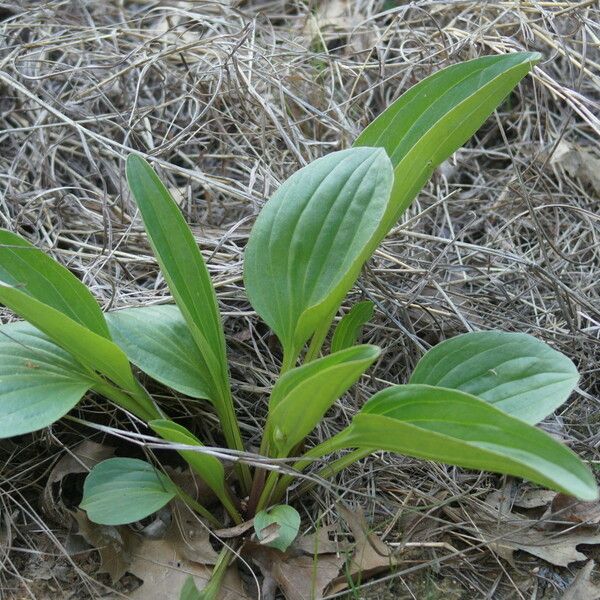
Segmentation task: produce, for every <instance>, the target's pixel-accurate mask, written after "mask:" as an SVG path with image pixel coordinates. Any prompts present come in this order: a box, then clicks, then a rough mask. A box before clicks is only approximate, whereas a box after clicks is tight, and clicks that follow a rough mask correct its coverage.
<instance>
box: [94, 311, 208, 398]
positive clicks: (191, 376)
mask: <svg viewBox="0 0 600 600" xmlns="http://www.w3.org/2000/svg"><path fill="white" fill-rule="evenodd" d="M106 320H107V321H108V326H109V329H110V333H111V335H112V338H113V340H114V341H115V343H116V344H118V345H119V346H120V347H121V348H122V349H123V351H124V352H125V354H126V355H127V357H128V358H129V360H130V361H131V362H132V363H133V364H134V365H135V366H136V367H138V368H139V369H141V370H142V371H144V372H145V373H148V375H150V376H151V377H153V378H154V379H156V380H157V381H160V382H161V383H164V384H165V385H168V386H169V387H171V388H173V389H174V390H177V391H178V392H180V393H182V394H186V395H187V396H191V397H192V398H210V396H211V392H210V381H207V380H206V371H205V370H203V369H202V367H201V365H202V363H203V358H202V355H201V354H200V350H199V349H198V346H197V345H196V343H195V342H194V338H193V337H192V335H191V333H190V330H189V328H188V326H187V324H186V322H185V319H184V318H183V317H182V315H181V312H180V310H179V309H178V308H177V306H175V305H173V304H169V305H160V306H140V307H134V308H126V309H125V310H119V311H115V312H111V313H107V315H106Z"/></svg>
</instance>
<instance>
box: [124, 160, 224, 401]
mask: <svg viewBox="0 0 600 600" xmlns="http://www.w3.org/2000/svg"><path fill="white" fill-rule="evenodd" d="M127 181H128V182H129V187H130V188H131V191H132V193H133V195H134V197H135V200H136V203H137V205H138V208H139V209H140V213H141V215H142V219H143V221H144V226H145V227H146V232H147V233H148V239H149V240H150V244H151V246H152V250H153V251H154V254H155V256H156V259H157V260H158V264H159V265H160V269H161V271H162V274H163V275H164V277H165V280H166V281H167V283H168V285H169V289H170V290H171V293H172V294H173V298H174V299H175V302H176V303H177V306H178V307H179V309H180V310H181V313H182V314H183V317H184V318H185V321H186V323H187V324H188V327H189V328H190V332H191V334H192V337H193V338H194V340H195V342H196V344H197V346H198V348H199V350H200V353H201V355H202V358H203V360H202V361H201V363H199V365H198V368H201V369H203V371H204V373H203V378H204V379H205V380H207V381H210V382H211V383H212V385H213V386H214V392H213V394H212V396H213V398H212V399H213V400H214V401H218V400H219V398H222V397H224V396H226V394H227V392H226V390H227V389H228V388H229V375H228V370H227V358H226V355H225V336H224V334H223V326H222V324H221V317H220V315H219V309H218V306H217V297H216V295H215V291H214V288H213V286H212V282H211V280H210V275H209V273H208V270H207V269H206V265H205V264H204V259H203V258H202V254H201V253H200V250H199V249H198V245H197V244H196V240H194V236H193V235H192V232H191V230H190V228H189V227H188V225H187V224H186V222H185V220H184V218H183V215H182V214H181V211H180V210H179V208H178V207H177V205H176V204H175V202H174V201H173V199H172V198H171V196H170V194H169V192H168V191H167V189H166V188H165V186H164V185H163V184H162V183H161V181H160V179H159V178H158V176H157V175H156V173H155V172H154V170H153V169H152V167H151V166H150V165H149V164H148V163H147V162H146V161H145V160H144V159H143V158H141V157H140V156H136V155H134V154H132V155H130V156H129V157H128V158H127Z"/></svg>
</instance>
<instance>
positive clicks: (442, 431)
mask: <svg viewBox="0 0 600 600" xmlns="http://www.w3.org/2000/svg"><path fill="white" fill-rule="evenodd" d="M323 446H326V451H327V452H328V451H332V450H333V449H340V448H363V449H372V450H387V451H391V452H398V453H400V454H407V455H408V456H414V457H416V458H426V459H430V460H436V461H440V462H445V463H448V464H451V465H457V466H459V467H466V468H468V469H482V470H486V471H493V472H496V473H506V474H508V475H515V476H517V477H523V478H525V479H529V480H530V481H533V482H535V483H539V484H541V485H544V486H546V487H549V488H551V489H554V490H558V491H561V492H564V493H567V494H571V495H573V496H576V497H577V498H580V499H581V500H595V499H596V498H597V497H598V489H597V486H596V482H595V480H594V476H593V475H592V473H591V472H590V470H589V469H588V468H587V467H586V466H585V465H584V464H583V463H582V462H581V460H580V459H579V458H578V457H577V456H576V455H575V454H574V453H573V452H572V451H571V450H569V449H568V448H567V447H566V446H563V445H562V444H560V443H559V442H557V441H555V440H554V439H553V438H552V437H550V436H549V435H548V434H546V433H544V432H543V431H542V430H540V429H536V428H535V427H532V426H531V425H528V424H527V423H524V422H523V421H521V420H519V419H516V418H515V417H511V416H510V415H507V414H505V413H504V412H502V411H501V410H499V409H497V408H495V407H494V406H492V405H490V404H488V403H487V402H485V401H484V400H480V399H479V398H476V397H475V396H471V395H470V394H466V393H465V392H461V391H458V390H452V389H446V388H439V387H432V386H428V385H400V386H394V387H391V388H388V389H386V390H383V391H382V392H379V393H377V394H375V396H373V398H371V400H369V401H368V402H367V403H366V404H365V405H364V407H363V409H362V410H361V411H360V413H358V414H357V415H356V416H355V417H354V419H353V421H352V423H351V424H350V426H349V427H348V428H347V429H345V430H344V431H342V432H341V433H340V434H338V436H336V437H335V438H332V439H331V440H328V441H326V442H324V444H323Z"/></svg>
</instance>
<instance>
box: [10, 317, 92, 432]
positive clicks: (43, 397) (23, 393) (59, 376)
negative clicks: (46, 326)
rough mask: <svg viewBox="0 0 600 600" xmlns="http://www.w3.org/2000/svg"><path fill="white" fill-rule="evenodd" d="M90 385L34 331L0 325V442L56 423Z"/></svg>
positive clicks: (68, 357) (26, 326)
mask: <svg viewBox="0 0 600 600" xmlns="http://www.w3.org/2000/svg"><path fill="white" fill-rule="evenodd" d="M93 384H94V381H93V380H92V379H91V378H90V377H89V376H88V374H87V373H86V372H85V370H84V369H82V367H81V365H79V364H78V363H77V362H75V361H74V360H73V357H72V356H71V355H70V354H68V353H67V352H65V351H64V350H63V349H62V348H59V347H58V346H57V345H56V344H53V343H52V342H51V341H50V340H49V339H48V338H47V337H46V336H45V335H44V334H43V333H41V332H40V331H39V330H37V329H36V328H35V327H33V326H31V325H29V324H28V323H22V322H19V323H9V324H7V325H2V326H1V327H0V406H1V407H2V410H1V411H0V438H6V437H11V436H13V435H21V434H23V433H29V432H31V431H36V430H38V429H42V428H43V427H47V426H48V425H51V424H52V423H54V422H55V421H58V419H60V418H61V417H62V416H64V415H65V414H67V413H68V412H69V411H70V410H71V409H72V408H73V407H74V406H75V405H76V404H77V403H78V402H79V400H81V398H82V396H83V395H84V394H85V393H86V392H87V391H88V390H89V389H90V388H91V387H92V385H93Z"/></svg>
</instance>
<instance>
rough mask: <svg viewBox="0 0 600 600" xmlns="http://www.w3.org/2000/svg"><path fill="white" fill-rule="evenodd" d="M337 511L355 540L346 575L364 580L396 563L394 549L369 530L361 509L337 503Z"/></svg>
mask: <svg viewBox="0 0 600 600" xmlns="http://www.w3.org/2000/svg"><path fill="white" fill-rule="evenodd" d="M338 511H339V512H340V514H341V515H342V517H343V519H344V521H346V523H347V524H348V527H349V528H350V531H351V532H352V536H353V537H354V542H355V546H354V551H353V553H352V557H351V559H350V564H349V566H348V570H347V572H346V575H347V576H348V577H351V578H352V579H360V580H361V581H364V580H365V579H368V578H369V577H371V576H372V575H375V574H377V573H380V572H382V571H387V570H389V569H391V568H392V567H393V566H394V565H396V564H397V559H396V557H395V555H394V550H393V549H392V548H390V547H389V546H388V545H387V544H386V543H385V542H383V541H382V540H381V539H380V538H379V537H378V536H376V535H375V534H374V533H370V532H369V527H368V525H367V522H366V519H365V516H364V513H363V512H362V511H361V510H355V511H351V510H349V509H348V508H346V507H345V506H342V505H338ZM336 589H338V588H336ZM340 589H343V588H340Z"/></svg>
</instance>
